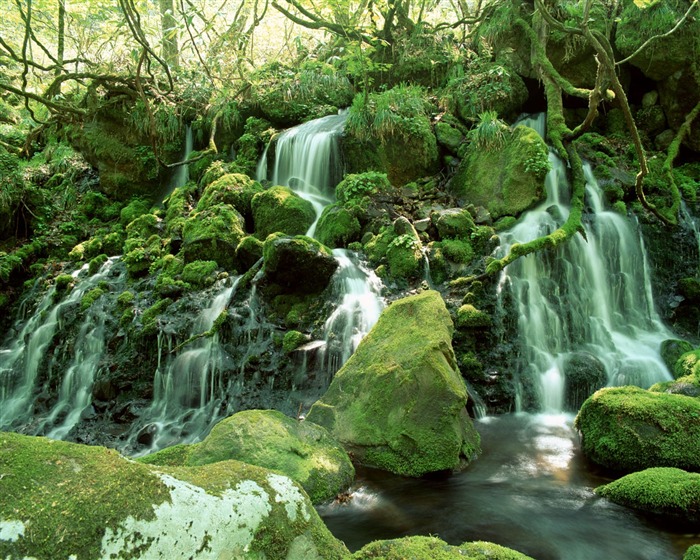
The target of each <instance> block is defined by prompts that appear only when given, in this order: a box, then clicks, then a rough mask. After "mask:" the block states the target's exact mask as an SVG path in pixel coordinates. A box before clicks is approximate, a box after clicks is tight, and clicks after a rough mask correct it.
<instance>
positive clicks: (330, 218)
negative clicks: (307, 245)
mask: <svg viewBox="0 0 700 560" xmlns="http://www.w3.org/2000/svg"><path fill="white" fill-rule="evenodd" d="M361 231H362V226H361V225H360V221H359V220H358V219H357V217H356V215H355V212H353V211H351V210H349V209H347V208H345V207H344V206H342V205H340V204H337V203H336V204H330V205H328V206H326V207H325V208H324V209H323V212H322V213H321V217H320V218H319V220H318V224H317V225H316V239H318V240H319V241H320V242H321V243H323V244H324V245H327V246H328V247H331V248H336V247H347V246H348V244H349V243H352V242H354V241H359V240H360V233H361Z"/></svg>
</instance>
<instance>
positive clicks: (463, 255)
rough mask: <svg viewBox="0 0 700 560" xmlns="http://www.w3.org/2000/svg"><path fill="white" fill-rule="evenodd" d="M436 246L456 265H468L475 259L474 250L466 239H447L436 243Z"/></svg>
mask: <svg viewBox="0 0 700 560" xmlns="http://www.w3.org/2000/svg"><path fill="white" fill-rule="evenodd" d="M435 246H436V247H439V248H440V249H442V253H443V254H444V255H445V257H447V258H448V259H449V260H450V261H452V262H453V263H456V264H467V263H469V262H470V261H471V260H472V258H473V257H474V249H472V246H471V244H470V243H469V241H466V240H464V239H445V240H443V241H438V242H437V243H435Z"/></svg>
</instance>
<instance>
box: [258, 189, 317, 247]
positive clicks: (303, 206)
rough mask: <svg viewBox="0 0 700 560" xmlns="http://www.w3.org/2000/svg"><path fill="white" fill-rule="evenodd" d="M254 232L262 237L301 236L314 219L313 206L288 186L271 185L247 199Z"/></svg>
mask: <svg viewBox="0 0 700 560" xmlns="http://www.w3.org/2000/svg"><path fill="white" fill-rule="evenodd" d="M251 207H252V212H253V223H254V225H255V234H256V235H257V236H258V237H259V238H260V239H264V238H266V237H267V236H268V235H270V234H271V233H275V232H278V231H279V232H282V233H286V234H287V235H304V234H305V233H306V232H307V231H308V230H309V227H311V224H312V223H313V222H314V220H315V219H316V211H315V210H314V207H313V205H312V204H311V203H310V202H309V201H307V200H304V199H303V198H301V197H300V196H299V195H298V194H296V193H295V192H294V191H293V190H292V189H290V188H289V187H283V186H279V185H278V186H274V187H270V188H269V189H267V190H265V191H263V192H260V193H258V194H256V195H255V196H254V197H253V198H252V201H251Z"/></svg>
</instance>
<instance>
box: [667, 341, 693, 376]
mask: <svg viewBox="0 0 700 560" xmlns="http://www.w3.org/2000/svg"><path fill="white" fill-rule="evenodd" d="M692 350H693V345H692V344H691V343H690V342H688V341H687V340H678V339H675V338H670V339H668V340H664V341H663V342H662V343H661V359H662V360H663V361H664V363H665V364H666V367H667V368H668V369H669V371H670V372H671V373H673V374H674V377H678V376H679V375H680V376H683V375H688V374H689V373H691V372H689V371H688V372H679V373H678V374H676V373H675V371H674V369H675V366H676V362H678V360H679V359H680V357H681V356H683V354H685V353H686V352H692Z"/></svg>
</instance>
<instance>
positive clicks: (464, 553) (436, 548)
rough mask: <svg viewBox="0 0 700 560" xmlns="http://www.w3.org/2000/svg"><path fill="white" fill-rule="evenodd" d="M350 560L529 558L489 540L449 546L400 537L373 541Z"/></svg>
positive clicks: (509, 559)
mask: <svg viewBox="0 0 700 560" xmlns="http://www.w3.org/2000/svg"><path fill="white" fill-rule="evenodd" d="M352 558H353V560H370V559H373V558H376V559H377V560H379V559H381V560H404V559H406V558H410V559H411V560H459V559H463V560H532V559H531V558H530V557H529V556H525V555H524V554H521V553H520V552H517V551H516V550H513V549H511V548H506V547H504V546H499V545H497V544H493V543H489V542H482V541H476V542H466V543H464V544H461V545H459V546H452V545H449V544H447V543H446V542H444V541H442V540H440V539H438V538H435V537H403V538H401V539H392V540H386V541H375V542H372V543H369V544H368V545H366V546H364V547H363V548H362V549H360V550H358V551H357V552H356V553H355V554H353V556H352Z"/></svg>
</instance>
